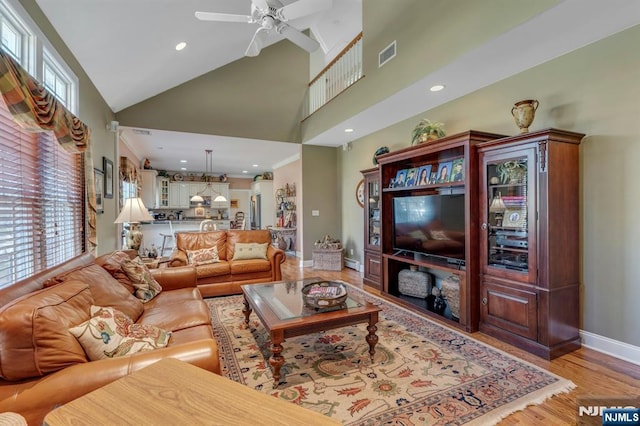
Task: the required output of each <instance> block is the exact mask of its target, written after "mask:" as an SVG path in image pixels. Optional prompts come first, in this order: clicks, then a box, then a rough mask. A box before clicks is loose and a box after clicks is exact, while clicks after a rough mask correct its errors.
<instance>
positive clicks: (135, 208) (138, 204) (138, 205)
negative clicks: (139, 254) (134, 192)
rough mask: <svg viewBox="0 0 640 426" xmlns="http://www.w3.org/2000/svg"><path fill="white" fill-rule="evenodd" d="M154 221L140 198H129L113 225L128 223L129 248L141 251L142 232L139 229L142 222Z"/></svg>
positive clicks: (127, 237) (127, 238)
mask: <svg viewBox="0 0 640 426" xmlns="http://www.w3.org/2000/svg"><path fill="white" fill-rule="evenodd" d="M149 221H153V217H152V216H151V215H150V214H149V212H148V211H147V208H146V207H145V206H144V203H143V202H142V200H141V199H140V197H138V198H128V199H127V200H126V201H125V203H124V207H123V208H122V211H121V212H120V214H119V215H118V218H117V219H116V220H115V222H113V223H128V224H129V231H128V232H127V235H126V240H127V247H128V248H130V249H134V250H139V249H140V245H141V244H142V231H140V228H138V224H139V223H140V222H149Z"/></svg>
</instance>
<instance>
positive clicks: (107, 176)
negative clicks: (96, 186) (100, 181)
mask: <svg viewBox="0 0 640 426" xmlns="http://www.w3.org/2000/svg"><path fill="white" fill-rule="evenodd" d="M102 171H103V173H104V198H113V161H111V160H109V159H108V158H107V157H102Z"/></svg>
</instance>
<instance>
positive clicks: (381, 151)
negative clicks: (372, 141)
mask: <svg viewBox="0 0 640 426" xmlns="http://www.w3.org/2000/svg"><path fill="white" fill-rule="evenodd" d="M387 152H389V147H387V146H381V147H380V148H378V149H376V152H374V153H373V165H374V166H377V165H378V155H382V154H386V153H387Z"/></svg>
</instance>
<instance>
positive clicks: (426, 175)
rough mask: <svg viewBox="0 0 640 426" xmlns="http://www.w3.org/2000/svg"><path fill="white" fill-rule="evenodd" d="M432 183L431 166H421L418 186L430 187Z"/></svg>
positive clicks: (417, 181)
mask: <svg viewBox="0 0 640 426" xmlns="http://www.w3.org/2000/svg"><path fill="white" fill-rule="evenodd" d="M430 182H431V164H427V165H426V166H421V167H420V168H419V169H418V178H417V180H416V186H424V185H429V183H430Z"/></svg>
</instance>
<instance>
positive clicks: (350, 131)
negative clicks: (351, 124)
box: [344, 128, 353, 133]
mask: <svg viewBox="0 0 640 426" xmlns="http://www.w3.org/2000/svg"><path fill="white" fill-rule="evenodd" d="M344 132H345V133H353V129H351V128H349V129H344Z"/></svg>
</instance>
